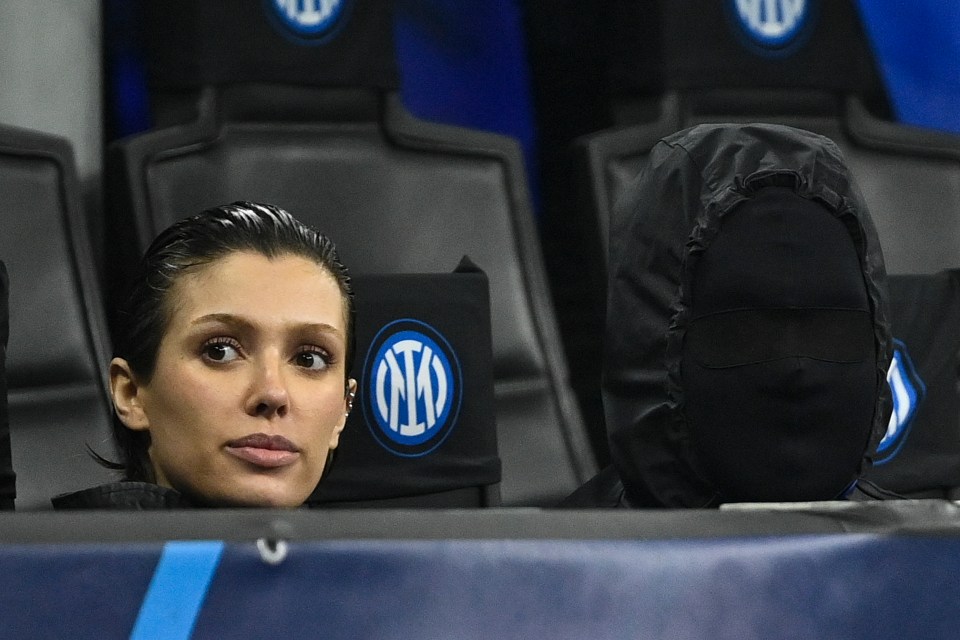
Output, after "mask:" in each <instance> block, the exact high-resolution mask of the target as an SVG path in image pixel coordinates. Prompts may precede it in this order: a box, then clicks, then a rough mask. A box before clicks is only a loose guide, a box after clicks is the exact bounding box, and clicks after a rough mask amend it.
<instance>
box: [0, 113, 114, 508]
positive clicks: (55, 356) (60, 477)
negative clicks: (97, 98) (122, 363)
mask: <svg viewBox="0 0 960 640" xmlns="http://www.w3.org/2000/svg"><path fill="white" fill-rule="evenodd" d="M0 192H2V193H3V194H4V197H3V199H2V200H0V220H2V221H3V222H2V224H3V229H4V233H3V234H0V259H2V260H3V262H4V263H5V264H6V266H7V270H8V272H9V277H10V300H9V304H10V327H9V329H10V336H9V345H8V349H7V359H6V373H7V383H8V389H9V410H10V440H11V444H12V454H13V468H14V470H15V471H16V474H17V499H16V508H17V509H18V510H34V509H48V508H50V498H51V497H52V496H54V495H55V494H57V493H61V492H65V491H70V490H77V489H83V488H85V487H87V486H90V485H93V484H97V483H100V482H104V481H107V480H109V479H110V473H109V472H108V471H107V470H106V469H105V468H103V467H101V466H99V465H98V464H97V463H96V462H95V461H94V460H93V458H92V457H91V455H90V454H89V452H88V447H89V448H90V449H92V450H93V451H95V452H96V453H98V454H99V455H101V456H104V457H107V458H111V457H112V456H113V453H114V450H113V445H112V439H111V436H110V420H111V415H112V410H111V405H110V401H109V396H108V395H107V386H106V370H107V361H108V358H109V355H110V352H109V347H108V344H109V343H108V338H107V327H106V324H105V322H104V319H103V307H102V306H101V305H102V301H101V296H100V291H99V285H98V280H97V278H96V273H95V268H94V266H93V261H92V257H91V255H90V248H89V244H88V242H89V241H88V238H87V235H86V226H85V224H84V220H83V216H82V210H81V207H82V205H81V200H80V186H79V182H78V178H77V172H76V167H75V164H74V158H73V151H72V148H71V146H70V143H69V142H68V141H67V140H66V139H63V138H60V137H56V136H52V135H49V134H44V133H38V132H34V131H28V130H25V129H20V128H14V127H9V126H0Z"/></svg>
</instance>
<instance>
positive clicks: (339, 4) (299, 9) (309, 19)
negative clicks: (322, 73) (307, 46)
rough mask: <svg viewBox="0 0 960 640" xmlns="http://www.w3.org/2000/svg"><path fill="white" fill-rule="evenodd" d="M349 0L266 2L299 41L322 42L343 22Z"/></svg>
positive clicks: (275, 15)
mask: <svg viewBox="0 0 960 640" xmlns="http://www.w3.org/2000/svg"><path fill="white" fill-rule="evenodd" d="M348 1H349V0H265V2H266V5H267V7H268V10H269V11H270V12H271V14H272V15H273V16H274V17H275V18H276V19H277V22H279V23H280V25H281V26H282V27H283V28H284V30H285V31H286V32H287V33H288V34H289V35H292V36H294V37H295V38H297V39H298V40H305V41H314V42H316V41H322V40H324V39H326V38H327V36H329V35H331V34H332V33H333V32H334V31H335V30H336V28H337V27H338V26H339V24H340V22H341V18H342V17H343V15H344V13H345V7H346V5H347V2H348Z"/></svg>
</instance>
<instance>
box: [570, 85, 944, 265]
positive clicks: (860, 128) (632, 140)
mask: <svg viewBox="0 0 960 640" xmlns="http://www.w3.org/2000/svg"><path fill="white" fill-rule="evenodd" d="M729 95H730V93H729V92H719V93H718V92H703V93H697V94H679V93H671V94H668V95H667V96H665V97H664V98H663V101H662V112H661V113H662V115H661V118H660V119H659V120H658V121H656V122H651V123H646V124H639V125H635V126H632V127H624V128H621V129H617V130H612V131H607V132H602V133H598V134H595V135H593V136H589V137H587V138H585V139H583V140H581V147H580V150H581V152H582V154H583V158H584V163H585V164H584V172H583V173H584V175H586V176H588V177H587V180H588V185H586V189H587V192H588V193H589V194H590V200H589V206H590V208H591V210H592V211H593V212H594V213H595V214H596V215H597V217H598V225H599V226H600V229H601V237H603V239H604V241H607V239H608V238H616V237H618V233H617V223H616V221H614V220H612V218H611V216H612V212H613V210H614V203H615V202H616V200H617V198H619V197H620V195H621V194H622V193H623V192H624V191H625V189H626V188H627V187H628V185H629V184H630V182H631V181H632V180H633V179H634V178H635V177H636V176H637V175H638V174H639V172H640V171H641V170H642V169H643V167H644V164H645V162H646V158H647V156H648V154H649V151H650V149H651V148H652V146H653V145H654V144H656V142H657V141H658V140H659V139H660V138H662V137H663V136H666V135H669V134H670V133H673V132H675V131H679V130H681V129H684V128H686V127H689V126H693V125H696V124H702V123H710V122H760V121H762V122H774V123H778V124H784V125H789V126H793V127H797V128H800V129H806V130H808V131H812V132H814V133H819V134H821V135H825V136H827V137H828V138H830V139H831V140H833V141H834V142H836V143H837V146H838V147H839V148H840V150H841V152H842V153H843V155H844V158H845V159H846V162H847V164H848V166H849V167H850V169H851V171H852V172H853V175H854V177H855V178H856V180H857V183H858V184H859V186H860V189H861V191H862V192H863V195H864V198H865V200H866V202H867V205H868V206H869V208H870V213H871V216H872V217H873V220H874V222H875V224H876V226H877V231H878V234H879V236H880V243H881V245H882V247H883V252H884V257H885V259H886V264H887V270H888V272H890V273H934V272H936V271H939V270H942V269H947V268H951V267H952V266H953V265H956V264H957V263H958V261H960V216H957V215H955V212H956V211H957V210H960V136H957V135H952V134H947V133H940V132H934V131H927V130H921V129H918V128H915V127H909V126H905V125H899V124H895V123H892V122H889V121H887V120H883V119H881V118H878V117H876V116H874V115H872V114H871V113H870V112H869V111H868V110H867V109H866V107H865V106H864V105H863V103H862V102H861V101H860V100H859V99H858V98H856V97H853V96H850V97H848V98H846V99H838V98H836V97H834V96H829V95H826V94H811V93H809V92H807V93H804V94H802V96H803V97H802V98H801V97H800V94H797V93H794V92H781V93H780V94H779V99H776V100H771V98H772V97H775V96H777V95H778V94H774V93H771V92H752V93H751V92H738V93H737V98H738V99H739V106H740V107H741V108H740V109H737V110H733V109H731V108H730V105H731V104H732V103H731V101H727V100H724V97H725V96H729ZM751 95H752V97H753V98H754V101H753V102H751V101H750V100H749V99H748V98H749V97H750V96H751ZM733 104H737V103H733ZM751 104H752V105H753V108H750V105H751ZM798 104H800V105H804V104H805V105H807V106H808V107H809V109H808V110H806V111H803V110H801V111H800V112H791V111H790V110H789V109H791V108H796V106H797V105H798ZM777 106H780V107H782V108H777ZM724 109H726V110H725V111H724Z"/></svg>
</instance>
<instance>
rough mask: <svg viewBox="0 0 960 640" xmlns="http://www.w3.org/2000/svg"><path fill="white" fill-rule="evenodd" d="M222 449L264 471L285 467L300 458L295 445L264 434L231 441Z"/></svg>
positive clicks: (255, 434) (284, 439)
mask: <svg viewBox="0 0 960 640" xmlns="http://www.w3.org/2000/svg"><path fill="white" fill-rule="evenodd" d="M224 448H225V449H226V451H227V453H229V454H230V455H232V456H236V457H237V458H239V459H241V460H243V461H244V462H249V463H250V464H252V465H255V466H258V467H263V468H266V469H273V468H276V467H286V466H288V465H291V464H293V463H294V462H296V461H297V459H298V458H299V457H300V449H299V447H297V445H295V444H293V443H292V442H290V441H289V440H287V439H286V438H284V437H283V436H268V435H267V434H265V433H254V434H251V435H249V436H244V437H243V438H237V439H236V440H231V441H230V442H228V443H227V444H226V445H225V447H224Z"/></svg>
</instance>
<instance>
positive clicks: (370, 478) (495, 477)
mask: <svg viewBox="0 0 960 640" xmlns="http://www.w3.org/2000/svg"><path fill="white" fill-rule="evenodd" d="M354 290H355V291H356V308H357V326H356V334H357V353H356V359H355V362H354V367H353V370H352V372H351V374H350V375H351V377H353V378H355V379H356V380H357V384H358V390H357V398H356V402H355V404H354V409H353V411H352V412H351V414H350V417H349V419H348V420H347V426H346V428H345V429H344V431H343V434H342V435H341V437H340V446H339V447H338V450H337V460H336V463H335V464H334V466H333V469H332V470H331V472H330V475H329V476H328V477H327V478H326V479H324V480H323V482H321V483H320V484H319V485H318V486H317V489H316V490H315V491H314V493H313V495H312V496H311V497H310V499H309V500H308V501H307V503H308V504H309V505H310V506H321V505H326V504H335V503H338V502H362V501H364V500H382V499H389V498H402V497H407V496H418V495H427V494H436V493H441V492H449V491H454V490H457V489H463V488H468V487H485V486H489V485H495V484H497V483H499V482H500V458H499V455H498V452H497V439H496V421H495V417H494V409H493V407H494V402H493V397H494V396H493V356H492V353H493V348H492V342H491V340H492V338H491V329H490V300H489V284H488V281H487V276H486V274H485V273H484V272H483V271H481V270H480V269H479V268H478V267H477V266H476V265H474V264H473V263H471V262H470V261H469V260H464V261H463V262H462V263H461V265H460V267H459V268H458V269H457V271H456V272H454V273H446V274H443V273H441V274H394V275H372V274H371V275H364V274H358V275H356V276H354ZM440 301H442V303H440ZM411 321H412V322H411ZM419 323H423V324H419ZM425 326H429V327H430V328H432V329H433V330H436V332H437V333H438V334H439V335H441V336H443V338H444V339H445V340H446V341H447V342H448V344H449V347H450V351H451V352H452V353H453V354H455V360H456V362H455V363H454V368H455V369H457V368H458V369H459V372H460V375H461V376H462V387H461V390H462V395H460V398H461V399H460V404H459V406H458V407H453V408H451V413H450V415H449V417H448V423H447V424H446V425H445V426H444V427H442V428H443V429H444V430H445V433H440V434H438V435H437V436H435V437H433V438H430V439H428V440H426V441H425V442H424V443H423V444H422V445H418V446H407V445H404V444H402V443H396V442H393V441H391V440H390V439H389V437H386V436H385V435H384V433H383V430H382V428H381V427H380V426H378V423H377V420H376V418H375V417H374V412H375V411H376V410H377V408H376V406H375V403H376V400H375V399H374V398H373V397H372V395H374V394H373V393H372V392H371V382H372V381H373V378H374V377H375V376H376V375H377V372H376V371H375V367H374V366H373V365H375V364H376V363H375V357H376V354H377V352H378V349H379V348H380V347H381V346H382V344H383V336H387V335H390V334H391V333H392V332H393V331H394V327H398V328H403V329H413V330H424V331H427V332H428V333H429V330H428V329H425V328H424V327H425ZM438 343H439V340H438ZM452 361H453V358H451V362H452ZM400 364H401V365H402V364H403V363H402V362H401V363H400ZM368 365H369V366H368ZM451 383H452V384H454V385H455V386H460V384H461V383H460V382H458V381H451ZM408 388H409V387H408ZM455 395H458V394H455ZM404 402H405V401H404ZM406 406H409V405H406ZM454 410H455V411H456V415H454ZM473 506H481V505H479V504H477V505H473Z"/></svg>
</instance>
